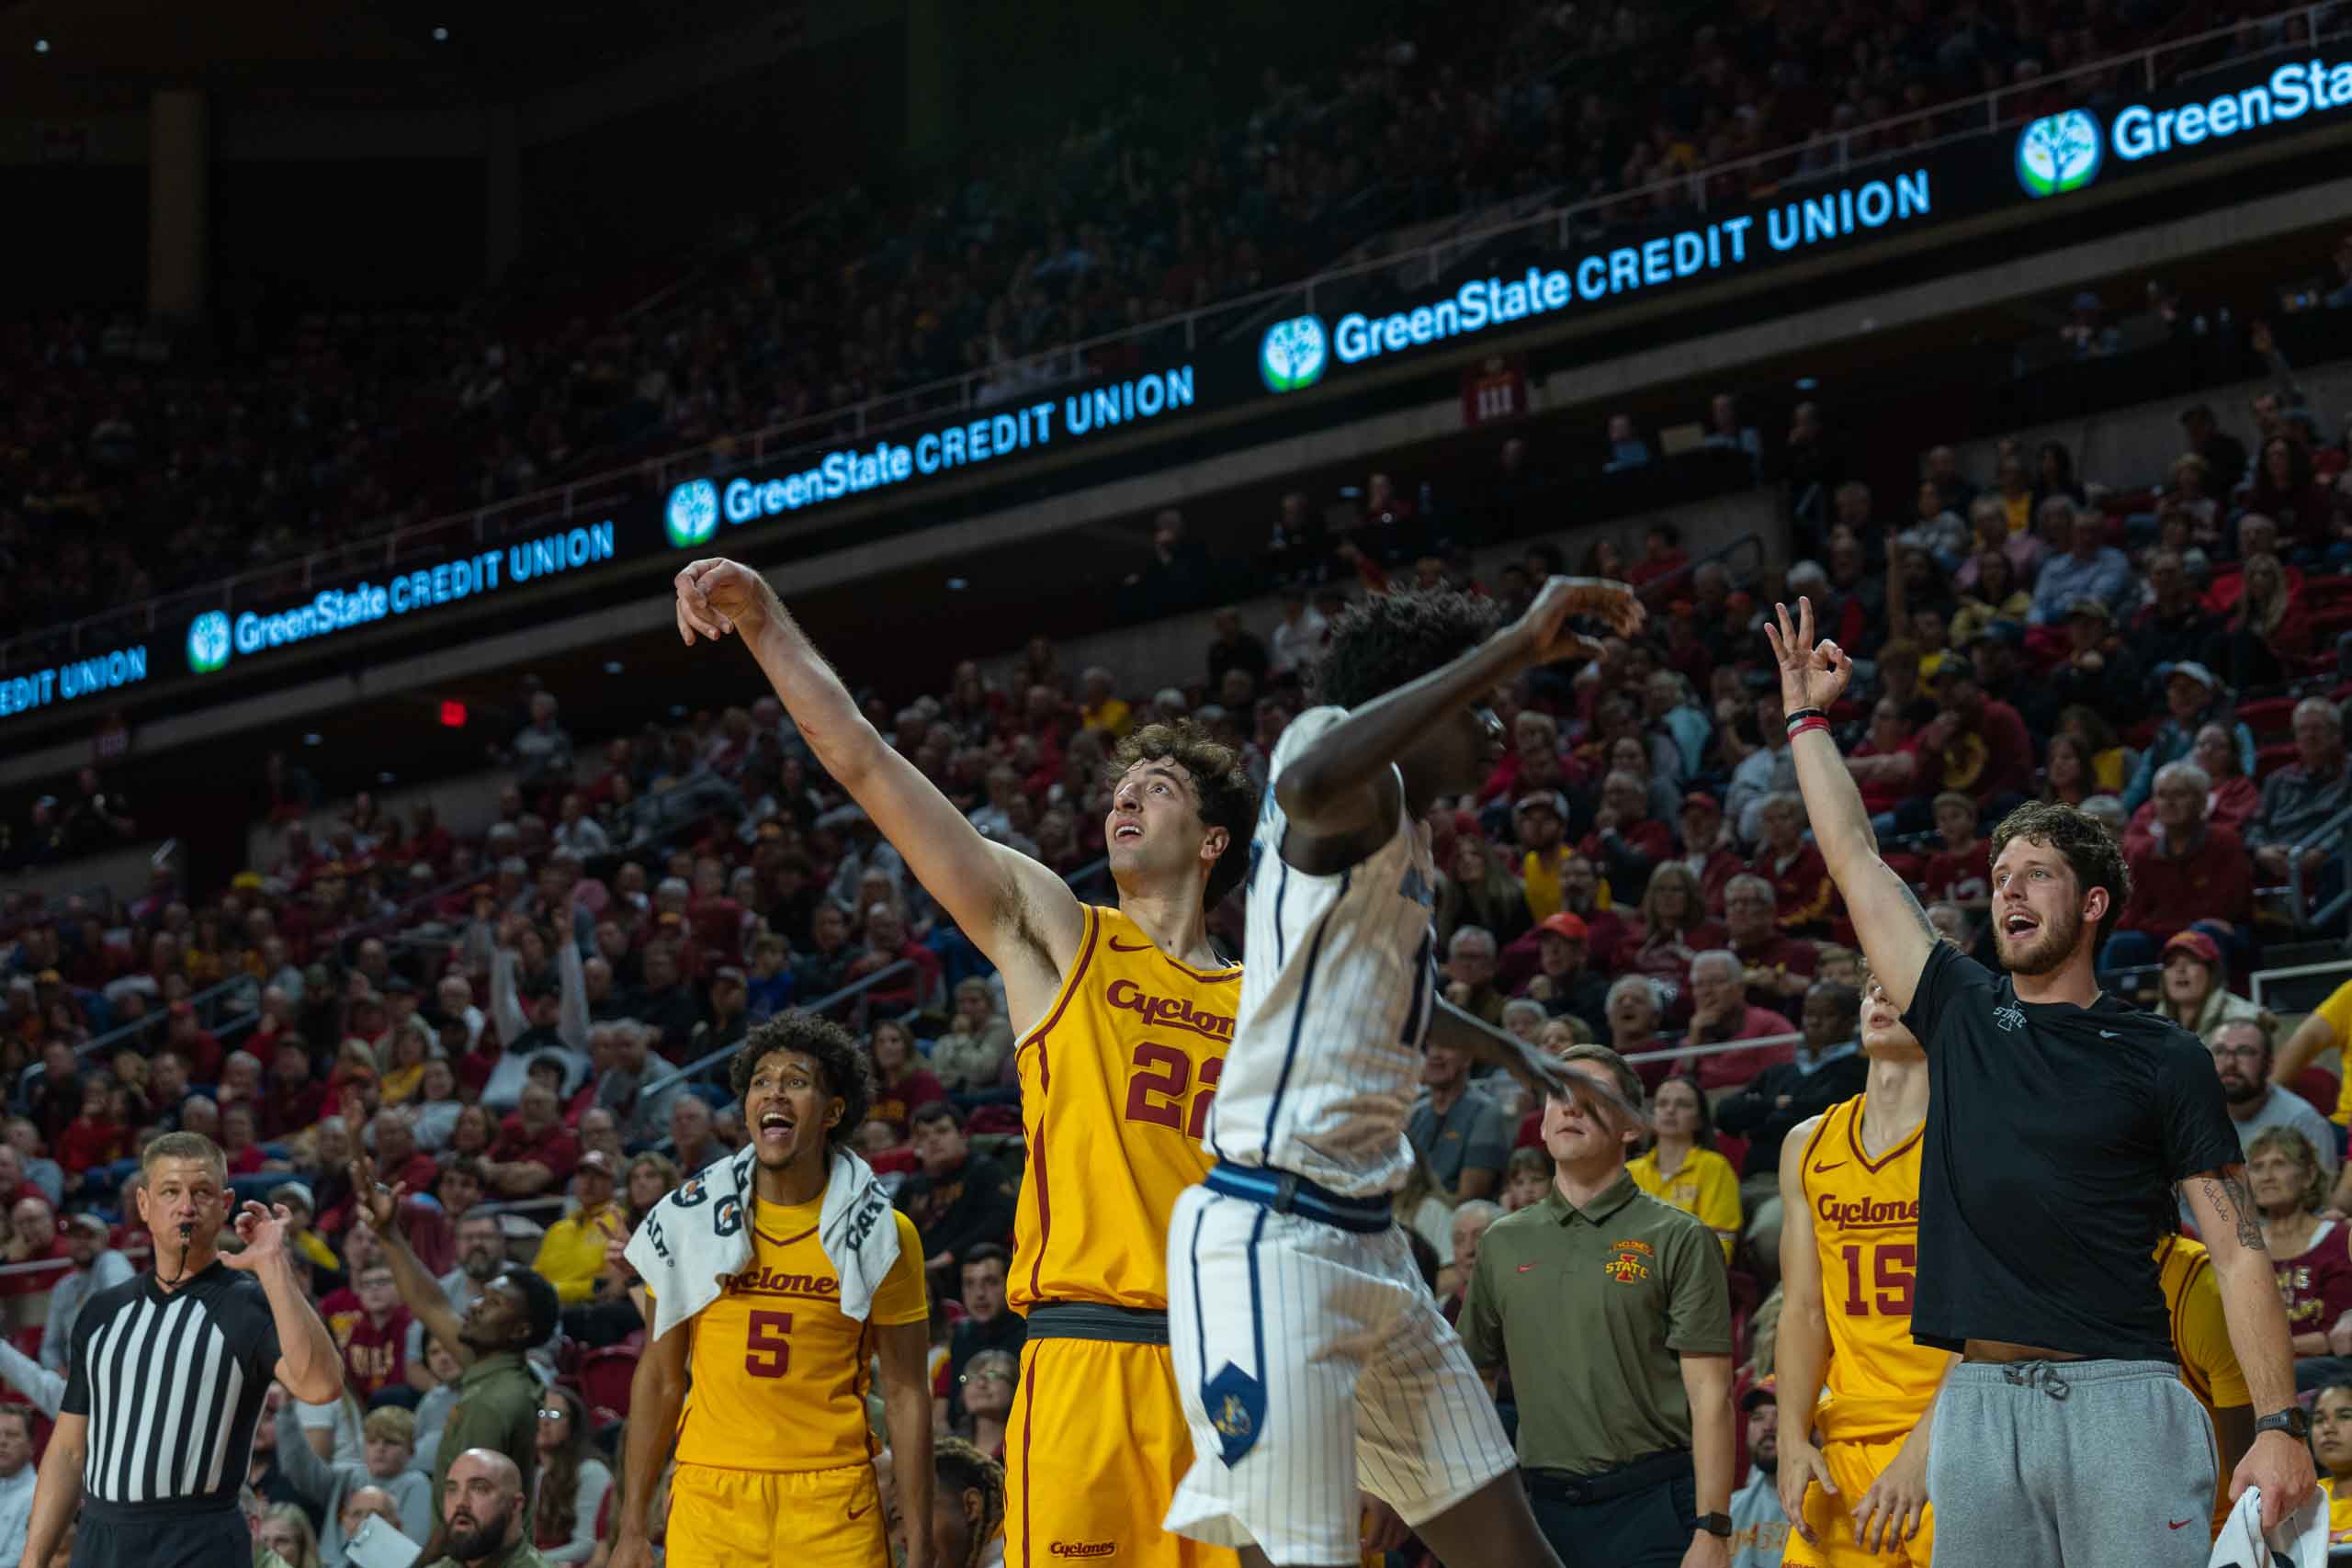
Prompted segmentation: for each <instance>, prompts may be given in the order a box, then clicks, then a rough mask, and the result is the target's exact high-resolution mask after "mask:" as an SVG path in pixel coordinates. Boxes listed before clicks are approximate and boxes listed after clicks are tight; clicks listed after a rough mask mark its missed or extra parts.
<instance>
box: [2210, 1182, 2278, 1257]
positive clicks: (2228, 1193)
mask: <svg viewBox="0 0 2352 1568" xmlns="http://www.w3.org/2000/svg"><path fill="white" fill-rule="evenodd" d="M2200 1179H2201V1180H2202V1181H2203V1182H2204V1183H2205V1201H2207V1202H2209V1203H2211V1204H2212V1205H2213V1213H2214V1217H2215V1218H2217V1219H2218V1220H2220V1221H2221V1222H2222V1224H2231V1223H2232V1220H2231V1215H2232V1213H2235V1215H2236V1220H2235V1224H2236V1225H2237V1233H2238V1245H2239V1246H2240V1247H2245V1249H2246V1250H2247V1251H2248V1252H2262V1251H2263V1250H2265V1249H2264V1247H2263V1245H2262V1220H2261V1217H2260V1216H2259V1215H2257V1214H2256V1213H2255V1210H2254V1197H2253V1194H2252V1193H2250V1192H2249V1191H2248V1190H2246V1184H2245V1178H2244V1177H2242V1176H2234V1175H2232V1174H2231V1173H2230V1172H2229V1171H2227V1170H2222V1171H2216V1172H2215V1173H2214V1174H2213V1175H2211V1176H2207V1177H2203V1178H2200Z"/></svg>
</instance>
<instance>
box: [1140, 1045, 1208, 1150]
mask: <svg viewBox="0 0 2352 1568" xmlns="http://www.w3.org/2000/svg"><path fill="white" fill-rule="evenodd" d="M1135 1065H1136V1075H1135V1077H1131V1078H1129V1079H1128V1080H1127V1120H1128V1121H1130V1122H1150V1123H1151V1124H1152V1125H1153V1126H1155V1127H1181V1128H1182V1129H1183V1130H1184V1133H1185V1134H1186V1135H1187V1136H1188V1137H1194V1138H1197V1137H1200V1136H1201V1135H1202V1134H1204V1132H1205V1131H1206V1130H1207V1128H1208V1124H1209V1107H1210V1106H1211V1105H1213V1104H1215V1103H1216V1080H1217V1078H1218V1077H1220V1076H1221V1075H1222V1074H1223V1073H1224V1072H1225V1058H1224V1057H1222V1056H1212V1057H1210V1058H1209V1059H1208V1060H1207V1061H1205V1062H1203V1063H1202V1064H1201V1091H1200V1093H1198V1094H1196V1095H1194V1096H1193V1113H1192V1115H1191V1117H1190V1118H1189V1119H1188V1118H1187V1117H1186V1116H1185V1114H1184V1111H1183V1104H1184V1095H1185V1092H1186V1091H1187V1090H1188V1089H1191V1088H1192V1087H1193V1058H1192V1057H1190V1056H1187V1055H1184V1053H1183V1052H1182V1051H1179V1050H1178V1049H1176V1047H1175V1046H1173V1045H1162V1044H1160V1043H1158V1042H1157V1041H1152V1040H1147V1041H1145V1042H1144V1043H1142V1044H1140V1045H1138V1046H1136V1057H1135Z"/></svg>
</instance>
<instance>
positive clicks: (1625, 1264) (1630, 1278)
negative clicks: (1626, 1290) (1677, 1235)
mask: <svg viewBox="0 0 2352 1568" xmlns="http://www.w3.org/2000/svg"><path fill="white" fill-rule="evenodd" d="M1609 1250H1610V1251H1611V1253H1613V1254H1614V1255H1615V1256H1614V1257H1612V1258H1610V1259H1609V1261H1608V1262H1606V1263H1604V1264H1602V1265H1601V1266H1600V1271H1601V1272H1602V1273H1604V1274H1606V1275H1608V1276H1609V1277H1610V1278H1611V1279H1612V1280H1616V1281H1617V1282H1618V1283H1619V1284H1621V1285H1638V1284H1640V1283H1641V1282H1642V1281H1643V1280H1646V1279H1648V1278H1649V1277H1650V1266H1649V1264H1648V1262H1647V1261H1646V1260H1647V1259H1648V1258H1652V1257H1655V1256H1656V1253H1655V1252H1654V1250H1653V1249H1652V1248H1651V1247H1650V1244H1649V1243H1648V1242H1645V1241H1634V1240H1630V1239H1629V1240H1625V1241H1612V1242H1611V1243H1610V1244H1609Z"/></svg>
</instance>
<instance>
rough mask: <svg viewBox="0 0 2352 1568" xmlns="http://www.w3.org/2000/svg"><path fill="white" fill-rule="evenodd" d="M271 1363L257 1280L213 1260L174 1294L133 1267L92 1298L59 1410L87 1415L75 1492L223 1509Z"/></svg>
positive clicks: (247, 1450)
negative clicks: (132, 1274) (79, 1487)
mask: <svg viewBox="0 0 2352 1568" xmlns="http://www.w3.org/2000/svg"><path fill="white" fill-rule="evenodd" d="M277 1359H278V1345H277V1323H276V1321H275V1320H274V1319H273V1318H272V1317H271V1316H270V1311H269V1302H268V1299H267V1298H266V1296H264V1295H263V1293H262V1289H261V1286H260V1285H259V1284H258V1283H257V1282H256V1281H255V1280H253V1279H252V1277H251V1276H249V1275H243V1274H240V1273H238V1272H236V1271H235V1270H233V1269H230V1268H228V1267H227V1266H226V1265H224V1264H221V1263H220V1262H217V1261H216V1262H215V1263H214V1264H213V1265H212V1266H211V1267H210V1268H209V1269H206V1270H205V1271H204V1272H203V1273H201V1274H198V1276H197V1277H196V1278H195V1279H193V1280H188V1281H187V1283H186V1284H183V1285H182V1286H180V1287H179V1288H178V1289H177V1290H175V1291H165V1290H164V1289H162V1288H161V1287H159V1286H158V1285H157V1284H156V1283H155V1279H154V1276H153V1275H152V1274H142V1275H140V1276H139V1277H138V1278H137V1279H134V1280H125V1281H124V1282H123V1283H121V1284H119V1285H116V1286H114V1287H112V1288H111V1289H109V1290H106V1291H101V1292H98V1293H97V1294H96V1295H95V1296H93V1297H91V1298H90V1300H89V1302H88V1303H87V1304H86V1305H85V1306H84V1307H83V1309H82V1315H81V1318H80V1320H79V1321H78V1322H76V1323H75V1324H74V1346H73V1351H72V1358H71V1363H70V1370H69V1371H68V1375H67V1379H66V1383H65V1399H64V1402H63V1404H62V1406H61V1408H62V1411H63V1413H64V1414H66V1415H69V1416H87V1417H88V1418H89V1433H88V1438H87V1444H88V1447H87V1457H86V1458H85V1460H84V1461H83V1466H82V1484H83V1488H84V1490H85V1495H87V1496H88V1497H89V1498H90V1500H91V1501H93V1502H96V1503H98V1504H102V1505H113V1506H134V1507H135V1506H139V1505H142V1504H174V1505H177V1506H179V1507H181V1508H189V1507H197V1508H201V1507H203V1506H207V1505H217V1506H221V1507H229V1506H234V1505H235V1503H236V1500H237V1491H238V1488H239V1487H240V1486H242V1485H243V1483H244V1481H245V1476H246V1472H247V1471H248V1470H249V1468H250V1467H251V1463H252V1458H253V1442H254V1421H255V1419H256V1418H257V1417H258V1416H260V1414H261V1408H262V1401H263V1399H264V1398H265V1396H266V1395H267V1393H268V1392H269V1382H270V1378H271V1375H272V1374H273V1372H274V1371H276V1369H277Z"/></svg>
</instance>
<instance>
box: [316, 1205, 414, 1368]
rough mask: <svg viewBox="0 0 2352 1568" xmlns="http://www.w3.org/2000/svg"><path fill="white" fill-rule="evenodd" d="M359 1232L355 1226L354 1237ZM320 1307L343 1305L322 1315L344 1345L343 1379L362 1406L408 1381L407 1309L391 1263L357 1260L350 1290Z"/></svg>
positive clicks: (338, 1294) (341, 1344)
mask: <svg viewBox="0 0 2352 1568" xmlns="http://www.w3.org/2000/svg"><path fill="white" fill-rule="evenodd" d="M357 1235H358V1232H357V1230H356V1228H355V1230H354V1232H353V1236H354V1238H355V1239H356V1236H357ZM347 1245H348V1243H346V1246H347ZM338 1298H342V1299H341V1300H338ZM346 1301H347V1302H348V1304H347V1305H346V1304H345V1302H346ZM320 1306H321V1308H322V1309H326V1308H329V1307H334V1308H336V1309H339V1310H334V1311H327V1310H322V1312H321V1314H320V1315H321V1316H322V1317H324V1318H325V1319H326V1323H327V1330H328V1332H329V1333H331V1334H333V1335H334V1342H335V1343H336V1344H337V1345H338V1346H340V1347H342V1349H343V1379H344V1383H345V1386H346V1387H348V1388H349V1389H350V1390H351V1392H352V1393H354V1394H355V1395H356V1396H357V1397H358V1398H359V1400H360V1401H361V1402H362V1403H363V1404H364V1403H365V1402H367V1401H368V1400H369V1399H372V1398H373V1397H374V1396H375V1395H377V1394H378V1393H382V1392H383V1391H384V1390H385V1389H388V1388H405V1387H406V1386H407V1385H408V1361H407V1348H408V1325H409V1310H408V1308H407V1307H405V1306H402V1305H401V1292H400V1288H399V1287H398V1286H397V1285H395V1284H394V1283H393V1282H392V1269H391V1265H390V1264H389V1263H387V1262H384V1261H383V1260H382V1259H381V1258H376V1259H372V1260H370V1261H369V1262H368V1263H366V1264H354V1265H353V1267H352V1288H351V1289H350V1290H348V1291H338V1292H335V1294H334V1296H332V1297H329V1298H328V1300H327V1301H325V1302H322V1303H320Z"/></svg>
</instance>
